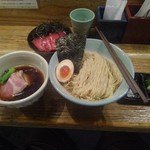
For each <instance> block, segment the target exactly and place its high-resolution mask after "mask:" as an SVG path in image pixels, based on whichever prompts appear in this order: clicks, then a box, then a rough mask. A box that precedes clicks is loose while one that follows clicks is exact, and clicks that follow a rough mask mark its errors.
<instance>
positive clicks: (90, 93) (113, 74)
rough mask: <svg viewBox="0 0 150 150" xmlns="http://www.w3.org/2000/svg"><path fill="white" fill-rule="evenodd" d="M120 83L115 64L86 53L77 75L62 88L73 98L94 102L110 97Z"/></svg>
mask: <svg viewBox="0 0 150 150" xmlns="http://www.w3.org/2000/svg"><path fill="white" fill-rule="evenodd" d="M121 81H122V75H121V73H120V71H119V69H118V68H117V66H116V64H114V63H113V62H112V61H110V60H108V59H107V58H105V57H103V56H102V55H100V54H99V53H97V52H89V51H86V52H85V53H84V57H83V64H82V68H81V69H80V71H79V73H78V74H74V76H73V77H72V79H71V80H70V81H68V82H67V83H65V84H64V87H65V88H66V89H67V91H69V92H70V93H71V94H72V95H73V96H75V97H78V98H80V99H85V100H90V101H95V100H100V99H104V98H108V97H110V96H112V95H113V93H114V92H115V90H116V89H117V88H118V86H119V85H120V83H121Z"/></svg>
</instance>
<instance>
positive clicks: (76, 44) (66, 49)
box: [56, 33, 86, 73]
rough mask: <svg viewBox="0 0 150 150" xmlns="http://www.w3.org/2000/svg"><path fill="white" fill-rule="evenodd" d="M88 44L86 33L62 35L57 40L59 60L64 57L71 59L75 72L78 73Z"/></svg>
mask: <svg viewBox="0 0 150 150" xmlns="http://www.w3.org/2000/svg"><path fill="white" fill-rule="evenodd" d="M85 44H86V35H79V34H76V33H72V34H68V35H67V36H65V37H61V38H60V39H59V40H58V41H57V42H56V50H57V56H58V60H59V62H60V61H62V60H64V59H70V60H71V61H72V62H73V64H74V67H75V73H78V72H79V70H80V68H81V65H82V59H83V54H84V49H85Z"/></svg>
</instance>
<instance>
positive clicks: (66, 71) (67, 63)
mask: <svg viewBox="0 0 150 150" xmlns="http://www.w3.org/2000/svg"><path fill="white" fill-rule="evenodd" d="M73 73H74V65H73V63H72V61H71V60H70V59H64V60H62V61H61V62H60V63H59V64H58V65H57V67H56V78H57V80H58V81H59V82H62V83H65V82H67V81H69V80H70V79H71V77H72V76H73Z"/></svg>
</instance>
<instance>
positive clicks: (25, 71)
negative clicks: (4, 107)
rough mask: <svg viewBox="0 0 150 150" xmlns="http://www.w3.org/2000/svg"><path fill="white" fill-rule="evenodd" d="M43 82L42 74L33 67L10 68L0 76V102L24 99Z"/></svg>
mask: <svg viewBox="0 0 150 150" xmlns="http://www.w3.org/2000/svg"><path fill="white" fill-rule="evenodd" d="M43 82H44V77H43V74H42V72H41V71H40V70H39V69H37V68H35V67H33V66H30V65H25V66H15V67H11V68H9V69H8V70H6V71H5V72H4V73H3V74H2V75H0V100H5V101H15V100H19V99H22V98H26V97H28V96H30V95H31V94H33V93H34V92H35V91H37V90H38V89H39V88H40V86H41V85H42V84H43Z"/></svg>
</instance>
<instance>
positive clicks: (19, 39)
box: [0, 26, 150, 132]
mask: <svg viewBox="0 0 150 150" xmlns="http://www.w3.org/2000/svg"><path fill="white" fill-rule="evenodd" d="M33 28H34V26H0V55H4V54H6V53H9V52H12V51H19V50H27V51H32V50H31V48H30V47H29V46H28V43H27V40H26V39H27V35H28V33H29V32H30V31H31V30H32V29H33ZM118 46H119V47H120V48H122V49H123V50H124V51H125V52H126V53H127V54H128V55H129V57H130V58H131V60H132V61H133V64H134V67H135V71H136V72H145V73H150V45H130V44H128V45H125V44H119V45H118ZM122 101H123V100H122ZM0 125H1V126H17V127H42V128H67V129H68V128H72V129H85V130H86V129H89V130H105V131H138V132H149V131H150V106H143V105H127V104H120V103H117V102H116V103H112V104H109V105H106V106H104V107H91V108H90V107H83V106H78V105H75V104H72V103H69V102H67V100H65V99H64V98H63V97H61V96H60V95H59V94H58V93H57V92H56V91H55V90H54V88H53V87H52V85H51V84H50V83H49V85H48V88H47V90H46V92H45V94H44V95H43V97H42V98H41V99H40V100H39V101H38V102H36V103H34V104H33V105H31V106H28V107H26V108H21V109H14V108H4V107H0Z"/></svg>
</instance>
